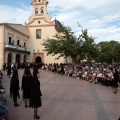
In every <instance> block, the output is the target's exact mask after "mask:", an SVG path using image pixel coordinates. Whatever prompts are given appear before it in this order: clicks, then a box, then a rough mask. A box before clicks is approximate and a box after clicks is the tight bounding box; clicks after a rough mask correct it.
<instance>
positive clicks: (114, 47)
mask: <svg viewBox="0 0 120 120" xmlns="http://www.w3.org/2000/svg"><path fill="white" fill-rule="evenodd" d="M98 46H99V61H100V62H102V63H113V64H114V62H119V61H120V43H119V42H118V41H113V40H112V41H110V42H107V41H105V42H100V43H98Z"/></svg>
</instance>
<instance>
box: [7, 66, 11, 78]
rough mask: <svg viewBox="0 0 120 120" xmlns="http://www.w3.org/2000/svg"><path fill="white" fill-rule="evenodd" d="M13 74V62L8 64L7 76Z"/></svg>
mask: <svg viewBox="0 0 120 120" xmlns="http://www.w3.org/2000/svg"><path fill="white" fill-rule="evenodd" d="M10 75H11V64H8V66H7V76H8V77H9V78H10Z"/></svg>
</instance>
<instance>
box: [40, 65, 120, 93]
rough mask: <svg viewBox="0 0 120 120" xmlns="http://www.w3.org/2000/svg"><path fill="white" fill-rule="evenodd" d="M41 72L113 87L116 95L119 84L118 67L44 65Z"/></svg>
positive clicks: (119, 69) (119, 74) (119, 67)
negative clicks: (47, 71)
mask: <svg viewBox="0 0 120 120" xmlns="http://www.w3.org/2000/svg"><path fill="white" fill-rule="evenodd" d="M42 69H43V70H49V71H52V72H54V73H59V74H61V75H63V74H64V75H67V76H70V77H73V78H76V79H79V80H86V81H89V82H91V83H94V84H101V85H104V86H106V87H109V86H110V87H113V88H114V91H113V93H114V94H116V93H117V91H118V87H119V83H120V77H119V76H120V66H119V65H114V66H112V65H101V64H100V65H95V64H44V65H43V66H42Z"/></svg>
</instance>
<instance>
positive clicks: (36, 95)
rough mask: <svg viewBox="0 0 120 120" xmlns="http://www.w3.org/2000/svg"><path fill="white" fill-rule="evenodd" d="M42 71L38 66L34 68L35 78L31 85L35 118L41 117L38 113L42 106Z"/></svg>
mask: <svg viewBox="0 0 120 120" xmlns="http://www.w3.org/2000/svg"><path fill="white" fill-rule="evenodd" d="M39 78H40V73H39V71H38V68H37V67H34V69H33V80H32V85H31V95H30V105H31V107H32V108H34V119H40V117H39V116H38V115H37V112H38V108H39V107H41V106H42V101H41V96H42V93H41V90H40V81H39Z"/></svg>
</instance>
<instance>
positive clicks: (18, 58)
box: [15, 54, 21, 68]
mask: <svg viewBox="0 0 120 120" xmlns="http://www.w3.org/2000/svg"><path fill="white" fill-rule="evenodd" d="M20 58H21V56H20V54H17V55H16V60H15V62H16V64H17V68H20Z"/></svg>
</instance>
